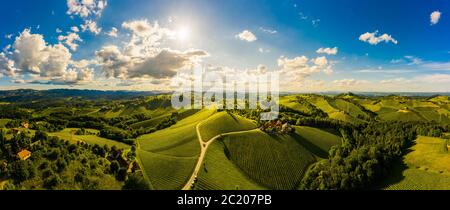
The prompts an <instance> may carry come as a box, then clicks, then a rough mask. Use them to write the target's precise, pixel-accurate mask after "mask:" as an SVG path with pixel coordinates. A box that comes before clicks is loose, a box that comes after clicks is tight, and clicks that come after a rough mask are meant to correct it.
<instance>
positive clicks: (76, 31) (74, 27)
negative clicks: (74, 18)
mask: <svg viewBox="0 0 450 210" xmlns="http://www.w3.org/2000/svg"><path fill="white" fill-rule="evenodd" d="M70 30H72V31H73V32H75V33H78V32H80V29H79V28H78V27H76V26H72V27H70Z"/></svg>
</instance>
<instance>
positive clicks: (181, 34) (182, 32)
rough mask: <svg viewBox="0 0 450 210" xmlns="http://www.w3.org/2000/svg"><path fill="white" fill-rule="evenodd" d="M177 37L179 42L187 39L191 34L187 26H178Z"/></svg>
mask: <svg viewBox="0 0 450 210" xmlns="http://www.w3.org/2000/svg"><path fill="white" fill-rule="evenodd" d="M176 36H177V39H178V40H179V41H181V42H185V41H188V40H189V38H190V36H191V31H190V29H189V28H188V27H186V26H184V27H180V28H179V29H178V30H177V32H176Z"/></svg>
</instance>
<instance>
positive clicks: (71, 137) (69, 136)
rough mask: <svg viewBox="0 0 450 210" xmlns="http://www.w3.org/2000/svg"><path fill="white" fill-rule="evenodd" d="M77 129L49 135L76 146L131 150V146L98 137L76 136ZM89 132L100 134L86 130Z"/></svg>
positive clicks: (92, 130)
mask: <svg viewBox="0 0 450 210" xmlns="http://www.w3.org/2000/svg"><path fill="white" fill-rule="evenodd" d="M76 130H77V129H76V128H66V129H64V130H62V131H60V132H55V133H49V135H50V136H56V137H58V138H60V139H63V140H66V141H69V142H71V143H74V144H76V143H77V142H84V143H87V144H92V145H94V144H97V145H99V146H103V145H107V146H109V147H112V146H116V147H117V148H119V149H127V148H130V145H127V144H124V143H121V142H117V141H114V140H110V139H106V138H102V137H98V136H96V135H75V134H74V133H75V131H76ZM86 130H87V131H89V132H93V133H98V130H94V129H86Z"/></svg>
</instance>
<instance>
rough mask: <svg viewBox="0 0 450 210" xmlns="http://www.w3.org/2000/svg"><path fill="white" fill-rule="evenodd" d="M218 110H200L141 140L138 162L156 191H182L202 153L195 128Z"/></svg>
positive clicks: (142, 137) (144, 136)
mask: <svg viewBox="0 0 450 210" xmlns="http://www.w3.org/2000/svg"><path fill="white" fill-rule="evenodd" d="M214 113H215V110H201V111H199V112H197V113H196V114H194V115H192V116H190V117H187V118H185V119H183V120H181V121H179V122H178V123H177V124H175V125H173V126H172V127H169V128H166V129H164V130H160V131H157V132H155V133H152V134H148V135H143V136H140V137H139V138H138V139H137V141H138V144H139V150H138V158H139V161H140V164H141V166H142V167H143V169H144V175H145V177H146V179H147V180H148V181H149V182H150V185H151V186H152V187H153V188H155V189H181V187H182V186H183V184H185V182H186V181H187V180H188V179H189V176H190V173H191V172H192V170H193V168H194V166H195V163H196V161H197V159H198V157H197V156H198V154H199V152H200V145H199V143H198V138H197V132H196V125H197V124H198V123H199V122H201V121H203V120H205V119H207V118H208V117H210V116H211V115H212V114H214Z"/></svg>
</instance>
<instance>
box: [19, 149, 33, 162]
mask: <svg viewBox="0 0 450 210" xmlns="http://www.w3.org/2000/svg"><path fill="white" fill-rule="evenodd" d="M17 156H19V158H20V159H21V160H26V159H28V158H30V157H31V152H30V151H28V150H26V149H24V150H22V151H20V152H19V153H17Z"/></svg>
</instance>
